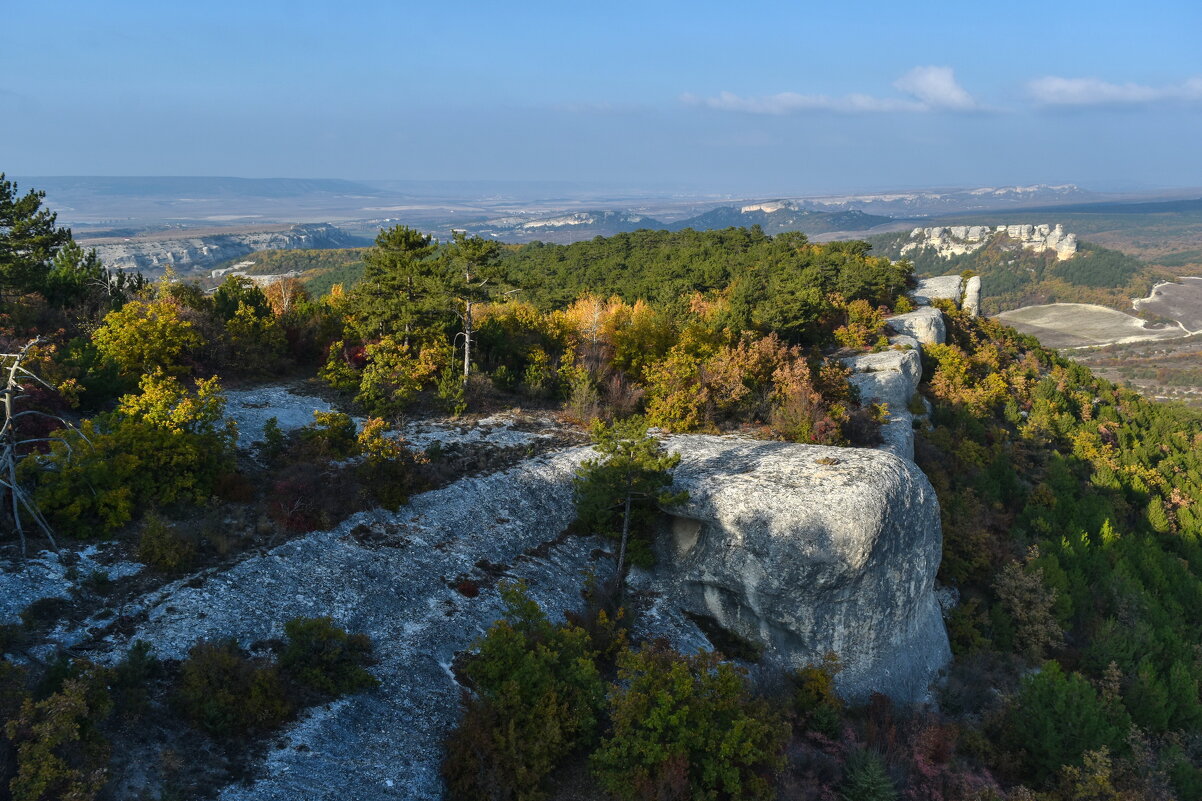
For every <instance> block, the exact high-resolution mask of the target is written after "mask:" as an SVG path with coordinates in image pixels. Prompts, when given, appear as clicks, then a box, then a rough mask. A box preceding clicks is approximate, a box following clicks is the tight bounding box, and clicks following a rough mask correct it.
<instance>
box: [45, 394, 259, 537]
mask: <svg viewBox="0 0 1202 801" xmlns="http://www.w3.org/2000/svg"><path fill="white" fill-rule="evenodd" d="M139 389H140V390H141V392H139V393H138V394H131V395H125V396H123V397H122V398H121V399H120V401H119V403H118V407H117V409H116V410H115V411H113V412H109V413H106V414H102V415H98V416H97V417H95V418H93V419H91V420H85V421H84V422H83V423H82V424H81V426H80V428H79V429H78V430H74V429H73V430H66V431H62V432H60V436H61V439H60V440H58V441H55V442H53V443H52V444H51V447H50V452H49V453H48V454H46V455H45V456H44V457H42V458H40V459H27V460H25V461H24V462H23V463H22V473H23V475H24V478H25V480H26V481H27V482H28V483H30V484H32V485H33V495H34V499H35V501H36V503H37V505H38V507H39V508H40V509H41V511H42V512H43V514H45V515H46V516H47V517H48V518H49V519H50V521H51V523H52V524H53V525H54V526H56V527H57V528H59V529H60V530H63V531H67V532H69V533H72V534H75V535H76V536H97V535H102V534H104V533H106V532H108V531H111V530H113V529H116V528H119V527H121V526H123V525H125V524H126V523H128V522H129V521H131V520H132V519H134V518H135V517H136V516H137V514H138V512H140V511H141V510H143V509H148V508H152V507H159V506H168V505H171V504H175V503H200V502H203V501H204V500H206V499H207V498H208V497H209V496H210V495H211V494H212V490H213V484H214V482H215V481H216V480H217V478H218V476H220V475H221V474H222V473H224V472H228V471H229V470H231V469H232V468H233V455H234V442H235V440H236V438H237V429H236V427H235V425H234V423H233V422H232V421H227V420H225V418H224V412H225V396H224V395H223V394H222V392H221V386H220V384H219V383H218V381H217V378H216V377H213V378H210V379H207V380H202V381H198V382H197V383H196V387H195V390H189V389H188V388H187V387H185V386H184V385H183V384H181V383H180V381H179V380H178V379H176V378H174V377H172V376H169V375H167V374H165V373H163V372H162V371H156V372H154V373H151V374H149V375H144V376H143V377H142V380H141V381H140V382H139Z"/></svg>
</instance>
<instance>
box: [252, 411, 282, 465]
mask: <svg viewBox="0 0 1202 801" xmlns="http://www.w3.org/2000/svg"><path fill="white" fill-rule="evenodd" d="M287 449H288V437H287V436H286V435H285V434H284V431H283V429H281V428H280V421H279V420H278V419H277V418H275V417H268V418H267V422H266V423H264V424H263V441H262V442H261V443H260V444H259V454H260V455H261V456H262V457H263V459H265V460H266V461H268V462H274V461H276V460H277V459H279V458H280V457H281V456H283V455H284V451H286V450H287Z"/></svg>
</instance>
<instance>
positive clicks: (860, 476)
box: [656, 436, 951, 702]
mask: <svg viewBox="0 0 1202 801" xmlns="http://www.w3.org/2000/svg"><path fill="white" fill-rule="evenodd" d="M668 447H669V448H670V449H671V450H673V451H675V452H677V453H679V454H680V455H681V457H682V458H681V463H680V466H679V467H678V468H677V469H676V487H678V488H680V489H685V490H688V492H689V500H688V501H687V502H686V503H684V504H682V505H681V506H679V507H677V508H675V509H673V510H672V513H673V514H674V515H675V516H676V520H675V522H674V525H673V528H672V535H671V536H670V537H665V538H664V539H663V540H661V545H660V550H661V560H660V566H659V567H658V568H657V574H656V575H657V581H658V589H659V590H660V591H661V592H663V593H664V594H665V596H666V597H667V598H669V599H670V600H671V602H672V603H675V604H677V605H679V606H680V607H681V608H683V609H685V610H687V611H689V612H692V613H693V614H697V615H706V616H709V617H712V618H713V619H714V620H715V621H716V622H717V624H718V625H720V626H721V627H723V628H725V629H727V630H729V631H732V632H734V633H735V634H737V635H739V636H740V637H742V638H744V639H746V640H749V641H751V642H753V643H755V644H758V645H760V646H762V647H763V648H764V658H765V659H771V660H776V661H778V662H780V663H783V664H784V665H787V666H788V667H791V668H794V667H803V666H805V665H807V664H817V663H819V662H821V660H822V658H823V656H824V655H825V654H827V653H828V652H834V653H836V654H838V656H839V658H840V660H841V662H842V664H843V671H842V672H841V673H840V674H839V676H838V678H837V686H838V688H839V690H840V692H841V693H843V694H844V695H845V696H846V697H848V698H851V699H856V700H863V699H865V698H867V697H868V696H869V695H870V694H871V693H873V692H881V693H884V694H886V695H889V696H891V697H892V698H894V699H895V700H897V701H900V702H911V701H920V700H922V699H924V698H925V697H926V696H927V693H928V688H929V685H930V683H931V681H932V679H934V678H935V676H936V674H937V673H938V672H939V670H940V669H941V668H943V667H944V666H945V665H946V664H947V663H948V662H949V661H950V659H951V652H950V649H949V647H948V640H947V633H946V630H945V629H944V626H943V620H942V618H941V616H940V612H939V607H938V604H937V603H936V599H935V595H934V582H935V574H936V571H937V570H938V568H939V560H940V555H941V548H942V541H943V537H942V529H941V527H940V522H939V504H938V501H937V500H936V497H935V492H934V490H933V489H932V487H931V484H930V482H929V481H928V480H927V478H926V476H925V475H924V474H923V473H922V471H921V470H919V469H918V468H917V467H916V466H915V465H914V464H913V462H910V461H908V460H904V459H899V458H897V457H896V456H894V455H892V454H889V453H885V452H882V451H879V450H867V449H851V448H830V447H824V446H817V445H796V444H790V443H779V442H759V441H748V440H736V439H731V438H727V437H713V436H679V437H673V438H671V439H670V440H669V441H668Z"/></svg>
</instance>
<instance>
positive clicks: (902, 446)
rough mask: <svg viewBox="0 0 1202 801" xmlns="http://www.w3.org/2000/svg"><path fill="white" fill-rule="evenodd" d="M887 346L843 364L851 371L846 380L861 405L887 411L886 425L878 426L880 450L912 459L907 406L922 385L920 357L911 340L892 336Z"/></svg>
mask: <svg viewBox="0 0 1202 801" xmlns="http://www.w3.org/2000/svg"><path fill="white" fill-rule="evenodd" d="M889 342H890V344H891V345H892V346H893V347H891V348H890V349H889V350H883V351H881V352H880V353H861V354H859V355H856V356H850V357H848V358H845V359H844V360H843V363H844V364H845V365H847V366H848V367H849V368H851V370H852V374H851V375H850V376H849V377H848V379H847V380H848V381H849V382H850V383H851V385H852V386H854V387H855V388H856V389H857V390H858V391H859V393H860V402H861V403H862V404H864V405H868V404H869V403H884V404H887V405H888V407H889V421H888V422H887V423H885V424H884V425H883V426H881V437H882V438H883V439H884V444H883V445H882V446H881V449H882V450H886V451H889V452H890V453H892V454H894V455H896V456H900V457H901V458H903V459H913V458H914V417H913V415H912V414H910V411H909V406H910V398H912V397H914V393H915V392H917V391H918V383H919V382H920V381H922V354H921V351H920V350H919V347H918V341H917V340H915V339H914V338H913V337H909V336H904V335H902V336H894V337H890V339H889Z"/></svg>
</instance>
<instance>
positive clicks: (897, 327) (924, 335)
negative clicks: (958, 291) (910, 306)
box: [889, 306, 947, 345]
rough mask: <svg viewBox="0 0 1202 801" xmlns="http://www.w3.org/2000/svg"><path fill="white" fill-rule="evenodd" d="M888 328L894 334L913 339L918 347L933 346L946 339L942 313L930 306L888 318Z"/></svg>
mask: <svg viewBox="0 0 1202 801" xmlns="http://www.w3.org/2000/svg"><path fill="white" fill-rule="evenodd" d="M889 328H891V329H892V330H893V332H894V333H896V334H905V335H906V336H910V337H913V338H914V339H916V340H917V341H918V344H920V345H934V344H936V343H942V342H944V341H946V339H947V327H946V326H944V324H943V312H941V311H939V310H938V309H935V308H932V307H930V306H924V307H922V308H920V309H915V310H914V311H912V312H908V313H906V314H897V315H894V316H893V317H890V318H889Z"/></svg>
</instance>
